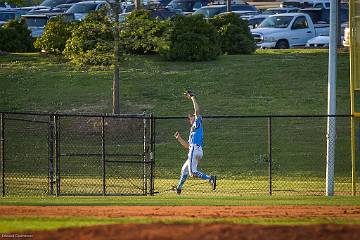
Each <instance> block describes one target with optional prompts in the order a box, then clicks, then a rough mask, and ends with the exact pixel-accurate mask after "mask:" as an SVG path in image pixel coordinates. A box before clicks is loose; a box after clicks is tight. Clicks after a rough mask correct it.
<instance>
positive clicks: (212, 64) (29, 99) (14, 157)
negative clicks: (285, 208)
mask: <svg viewBox="0 0 360 240" xmlns="http://www.w3.org/2000/svg"><path fill="white" fill-rule="evenodd" d="M338 56H339V58H338V81H337V113H338V114H348V113H349V86H348V85H349V56H348V53H339V55H338ZM327 62H328V53H327V50H306V49H305V50H283V51H282V50H261V51H258V52H257V53H256V54H253V55H234V56H221V57H220V58H219V59H218V60H215V61H209V62H194V63H189V62H167V61H164V60H163V59H161V58H160V57H158V56H145V57H144V56H133V57H128V58H127V59H123V61H122V62H121V107H122V111H123V112H130V113H139V112H142V111H147V112H148V113H150V112H152V113H154V114H155V116H169V115H175V116H185V115H186V113H188V112H189V111H191V108H192V107H191V104H190V103H189V102H188V101H186V100H185V99H184V98H183V97H182V95H181V93H182V92H183V90H185V89H188V88H191V89H193V90H194V91H195V92H196V93H198V95H199V96H198V100H199V103H200V107H201V111H202V113H203V114H204V115H262V114H275V115H278V114H326V113H327ZM0 67H1V71H0V111H52V112H53V111H62V112H97V113H106V112H111V87H112V70H111V68H110V67H98V68H95V67H94V68H89V69H86V70H81V69H77V68H75V67H73V66H71V65H70V64H69V63H67V62H66V61H65V60H64V59H63V58H62V57H59V56H47V55H39V54H35V53H34V54H11V55H7V56H2V57H1V58H0ZM267 121H268V120H267V119H266V118H265V119H245V120H238V119H237V120H233V119H226V120H225V119H220V120H218V119H215V120H214V119H206V121H204V126H205V146H204V153H205V154H204V160H203V161H202V163H201V164H200V166H199V167H200V168H201V169H202V170H203V171H205V172H207V173H209V174H216V175H218V176H220V177H221V178H222V179H225V181H232V180H237V181H239V182H240V185H241V187H240V189H245V190H246V189H254V188H255V189H258V188H259V186H261V189H264V187H266V185H267V182H266V177H267V173H268V162H267V159H268V142H267V141H268V135H267V131H268V125H267V124H268V122H267ZM65 122H66V123H65V124H64V122H63V125H62V127H63V128H64V127H65V130H66V132H67V133H69V136H67V135H66V134H63V135H62V151H75V152H99V151H100V147H101V139H100V137H99V136H100V135H99V134H100V133H99V131H98V129H93V126H92V124H93V123H92V122H90V123H89V124H88V125H87V124H86V123H82V125H81V127H82V129H86V131H85V130H82V131H85V132H81V133H79V134H78V133H76V134H73V132H74V131H75V130H77V129H78V128H79V126H80V125H79V123H78V122H76V121H75V123H73V122H72V121H70V120H69V121H65ZM6 124H7V125H6V126H7V127H8V130H7V132H6V134H7V135H6V137H7V148H6V149H7V150H6V151H7V152H6V156H7V158H8V159H11V161H8V163H7V171H10V172H13V173H16V174H18V176H22V177H23V179H24V181H23V182H19V184H23V185H24V184H25V185H26V184H27V182H26V179H27V177H28V176H29V175H33V176H34V177H35V178H36V177H38V176H42V175H46V174H47V171H48V169H47V161H48V159H47V154H48V152H47V151H48V149H47V146H46V141H47V128H46V126H45V125H44V126H43V127H40V126H39V125H36V126H35V125H31V126H26V128H23V122H20V123H18V122H17V123H14V122H12V123H11V124H12V125H11V124H10V122H9V121H7V123H6ZM156 124H157V125H156V141H157V145H156V168H155V171H156V172H155V176H156V179H158V180H159V179H162V181H158V182H157V184H162V185H157V189H159V190H161V191H163V190H164V189H168V188H169V185H171V184H173V183H174V182H175V183H176V179H177V178H178V176H179V172H180V169H181V165H182V163H183V160H184V158H185V157H186V152H184V151H183V150H182V149H181V147H179V146H178V145H177V143H176V141H174V138H173V133H174V132H175V131H177V130H179V131H180V132H181V133H182V134H183V135H184V136H187V134H188V126H187V125H186V123H185V121H184V120H183V119H180V120H179V119H178V120H172V121H169V120H157V122H156ZM29 125H30V124H29ZM9 126H10V130H9ZM337 126H338V130H337V146H336V154H337V156H336V157H337V159H336V166H335V169H336V177H337V178H338V179H341V181H339V184H338V186H339V187H341V189H340V190H342V191H346V192H348V191H349V183H350V176H351V175H350V171H351V166H350V155H349V153H350V144H349V132H350V131H349V122H348V119H338V121H337ZM76 127H77V128H76ZM234 129H236V131H234ZM29 132H30V134H29ZM96 134H98V135H96ZM325 134H326V119H325V118H323V119H306V120H304V119H296V118H295V119H276V118H274V119H273V145H272V147H273V149H272V150H273V152H272V157H273V168H274V169H273V170H274V172H273V174H274V184H275V185H274V187H275V189H280V190H281V189H283V190H285V192H286V191H288V190H289V189H290V190H294V189H295V190H299V189H300V190H302V189H307V186H308V184H310V185H309V186H310V188H311V189H309V190H311V191H312V190H314V189H315V191H318V189H321V191H323V185H324V182H323V181H322V180H323V179H324V174H325V154H326V153H325V152H324V151H325V149H326V138H325ZM129 135H131V134H128V136H127V137H129ZM40 136H41V137H42V139H39V138H38V137H40ZM121 137H124V140H125V141H126V136H121ZM11 143H14V144H13V145H11ZM30 143H31V144H30ZM113 144H114V145H111V144H110V145H109V149H111V150H113V149H116V151H119V152H121V151H122V149H124V148H126V149H127V150H129V149H130V148H134V149H142V147H143V146H142V145H141V144H142V143H139V144H138V145H136V144H133V145H131V144H130V145H125V144H123V143H122V144H123V147H122V148H120V147H118V146H116V144H117V143H116V141H114V142H113ZM130 146H131V147H130ZM34 149H35V150H34ZM61 162H62V163H61V164H62V165H61V169H62V170H63V171H65V175H66V174H68V178H69V179H70V180H71V178H72V177H74V176H76V177H78V178H79V181H78V183H81V182H82V180H81V179H82V177H83V178H84V179H86V178H93V177H94V175H96V174H97V175H98V177H99V178H98V179H97V182H98V185H99V186H100V184H101V179H100V177H101V176H100V174H101V164H102V162H101V159H95V158H91V159H90V158H88V159H84V158H62V161H61ZM96 166H98V167H97V168H96ZM95 168H96V169H95ZM89 169H92V170H89ZM114 169H115V168H114ZM119 169H120V168H119ZM132 171H133V172H132ZM122 172H123V173H132V174H137V173H140V174H141V171H140V172H136V171H134V169H131V168H128V169H123V171H122ZM357 172H358V173H360V172H359V171H357ZM114 173H116V174H119V173H121V171H118V170H116V169H115V170H114ZM8 175H9V174H7V176H8ZM359 175H360V174H358V176H359ZM80 176H81V177H80ZM15 177H16V176H15ZM110 177H111V176H110ZM254 178H258V180H257V181H254V182H250V181H253V180H254ZM168 179H171V180H168ZM246 179H247V180H246ZM259 179H261V180H259ZM319 179H320V180H319ZM64 180H65V185H66V184H68V186H75V185H77V184H78V183H71V182H66V176H65V178H64ZM296 180H298V181H299V183H296V182H295V181H296ZM41 181H42V182H46V179H45V178H43V179H42V180H41ZM246 181H247V182H246ZM344 182H345V183H346V184H344ZM244 183H246V184H247V186H245V184H244ZM254 185H257V186H254ZM225 186H230V187H231V184H225ZM243 186H244V187H243ZM16 187H17V186H16V185H13V186H12V189H13V191H12V192H16ZM34 187H36V186H34ZM90 188H91V187H90ZM99 189H100V188H99ZM227 189H228V188H227ZM358 189H359V188H358ZM263 191H264V190H263ZM265 191H266V190H265ZM45 192H46V189H45V190H44V191H43V192H42V193H45ZM288 193H289V192H288ZM235 194H242V192H237V193H235Z"/></svg>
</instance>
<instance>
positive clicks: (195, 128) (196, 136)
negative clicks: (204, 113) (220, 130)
mask: <svg viewBox="0 0 360 240" xmlns="http://www.w3.org/2000/svg"><path fill="white" fill-rule="evenodd" d="M203 136H204V131H203V126H202V117H201V116H199V117H196V118H195V121H194V123H193V125H192V126H191V129H190V135H189V141H188V142H189V144H190V145H192V144H195V145H199V146H201V147H202V146H203Z"/></svg>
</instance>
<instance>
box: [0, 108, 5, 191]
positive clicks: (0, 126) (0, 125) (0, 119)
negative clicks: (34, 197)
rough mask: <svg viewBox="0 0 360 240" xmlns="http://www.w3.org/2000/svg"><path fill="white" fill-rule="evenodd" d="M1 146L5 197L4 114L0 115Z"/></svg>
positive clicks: (0, 156)
mask: <svg viewBox="0 0 360 240" xmlns="http://www.w3.org/2000/svg"><path fill="white" fill-rule="evenodd" d="M0 145H1V150H0V151H1V152H0V158H1V181H2V196H3V197H5V150H4V147H5V121H4V113H0Z"/></svg>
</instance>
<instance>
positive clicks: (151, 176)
mask: <svg viewBox="0 0 360 240" xmlns="http://www.w3.org/2000/svg"><path fill="white" fill-rule="evenodd" d="M154 123H155V119H154V116H153V115H152V114H150V129H149V132H150V196H154V144H155V142H154V129H155V128H154V127H155V124H154Z"/></svg>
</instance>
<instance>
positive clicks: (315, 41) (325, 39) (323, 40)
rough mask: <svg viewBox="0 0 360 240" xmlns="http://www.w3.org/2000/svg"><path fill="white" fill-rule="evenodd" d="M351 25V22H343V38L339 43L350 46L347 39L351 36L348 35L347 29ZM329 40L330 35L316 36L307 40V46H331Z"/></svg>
mask: <svg viewBox="0 0 360 240" xmlns="http://www.w3.org/2000/svg"><path fill="white" fill-rule="evenodd" d="M348 26H349V23H348V22H346V23H343V24H341V33H340V34H341V38H340V43H338V44H342V45H343V46H345V47H346V46H349V45H348V42H347V41H348V39H347V40H346V38H349V36H348V34H349V33H348V32H347V31H348V30H346V29H347V28H348ZM329 42H330V37H329V36H317V37H314V38H312V39H310V40H309V41H307V43H306V45H305V47H309V48H316V47H318V48H327V47H329Z"/></svg>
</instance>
